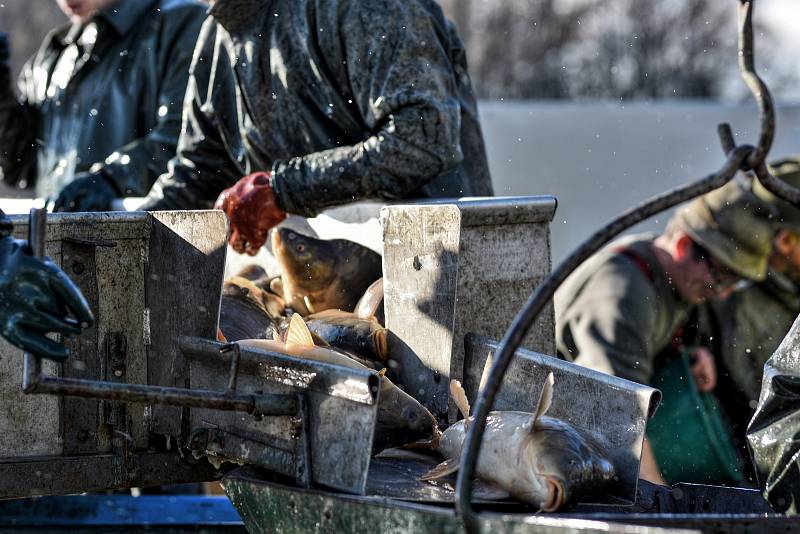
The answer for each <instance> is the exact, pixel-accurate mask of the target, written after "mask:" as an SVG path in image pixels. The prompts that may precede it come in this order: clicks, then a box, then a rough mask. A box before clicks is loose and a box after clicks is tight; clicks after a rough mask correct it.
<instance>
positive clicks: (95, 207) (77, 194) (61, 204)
mask: <svg viewBox="0 0 800 534" xmlns="http://www.w3.org/2000/svg"><path fill="white" fill-rule="evenodd" d="M120 196H121V193H120V192H119V191H118V190H117V188H116V186H115V185H114V183H113V182H112V181H111V180H110V179H109V178H106V176H105V175H103V173H102V172H97V173H83V174H80V175H78V176H76V177H75V179H74V180H73V181H72V182H70V183H69V184H67V185H66V186H64V189H62V190H61V192H60V193H59V194H58V196H57V197H56V200H55V202H54V204H53V211H108V210H110V209H111V202H112V201H113V200H114V199H115V198H119V197H120Z"/></svg>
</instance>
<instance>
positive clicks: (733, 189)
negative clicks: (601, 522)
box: [555, 181, 775, 483]
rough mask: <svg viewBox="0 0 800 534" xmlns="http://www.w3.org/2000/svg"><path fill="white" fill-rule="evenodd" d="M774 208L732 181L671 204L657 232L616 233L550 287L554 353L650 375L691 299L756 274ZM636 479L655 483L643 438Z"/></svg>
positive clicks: (702, 353) (700, 361)
mask: <svg viewBox="0 0 800 534" xmlns="http://www.w3.org/2000/svg"><path fill="white" fill-rule="evenodd" d="M772 215H773V211H772V210H771V209H770V207H769V206H767V205H766V204H765V203H764V202H763V201H761V200H760V199H759V198H758V197H756V196H755V195H754V194H753V193H752V192H751V191H749V190H747V189H746V188H744V187H743V186H742V185H741V184H740V183H738V182H736V181H731V182H729V183H728V184H726V185H725V186H724V187H722V188H720V189H717V190H715V191H712V192H710V193H708V194H706V195H704V196H702V197H700V198H698V199H695V200H694V201H693V202H691V203H689V204H688V205H686V206H682V207H679V208H678V210H677V211H676V213H675V215H674V216H673V217H672V219H671V220H670V222H669V223H668V225H667V229H666V230H665V232H664V233H662V234H661V235H658V236H653V235H635V236H629V237H626V238H622V239H620V240H617V241H616V242H614V243H612V244H610V245H609V246H608V247H606V248H605V249H604V250H602V251H600V252H598V253H597V254H596V255H594V256H592V257H591V258H589V259H588V260H587V261H586V262H584V263H583V265H581V266H580V267H579V268H578V269H577V270H576V271H575V272H574V273H572V275H570V276H569V277H568V278H567V280H566V281H565V282H564V285H563V286H561V288H560V289H559V290H558V291H557V292H556V295H555V318H556V346H557V350H558V353H559V355H560V356H561V357H562V358H565V359H568V360H571V361H574V362H575V363H577V364H580V365H584V366H586V367H590V368H593V369H597V370H599V371H603V372H606V373H609V374H613V375H617V376H620V377H622V378H626V379H628V380H633V381H635V382H640V383H643V384H648V383H649V382H650V379H651V378H652V375H653V368H654V364H655V360H656V356H657V355H658V354H659V353H661V351H663V350H664V349H665V348H667V347H669V345H670V343H671V342H672V340H673V338H674V337H675V336H676V333H678V330H679V329H680V328H681V327H682V326H684V325H685V324H686V323H687V321H688V319H689V312H690V310H691V308H692V307H693V306H696V305H699V304H702V303H704V302H706V301H709V300H713V299H721V298H725V297H727V296H729V295H730V294H731V293H732V291H733V289H734V287H735V285H736V284H737V283H738V282H739V281H740V280H741V279H751V280H763V279H764V278H765V276H766V271H767V258H768V256H769V252H770V248H771V241H772V237H773V235H774V233H775V230H774V228H773V226H772V221H771V218H772ZM693 354H694V356H695V357H696V358H697V363H696V364H695V366H694V367H693V369H692V371H693V376H694V378H695V381H696V382H697V384H698V387H699V388H700V390H701V391H710V390H711V389H713V388H714V386H715V383H716V372H715V367H714V360H713V357H712V355H711V353H710V352H709V351H708V350H707V349H702V350H699V349H698V350H693ZM640 476H641V477H642V478H645V479H647V480H650V481H652V482H661V483H663V480H662V479H661V474H660V471H659V470H658V467H657V465H656V463H655V459H654V457H653V456H652V453H651V450H650V445H649V442H647V441H646V442H645V446H644V449H643V452H642V467H641V475H640Z"/></svg>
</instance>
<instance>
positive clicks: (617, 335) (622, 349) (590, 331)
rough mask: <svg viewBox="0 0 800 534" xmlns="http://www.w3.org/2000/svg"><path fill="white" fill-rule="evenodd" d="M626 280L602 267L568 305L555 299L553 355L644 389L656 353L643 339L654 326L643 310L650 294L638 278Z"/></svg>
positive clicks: (647, 308) (649, 313)
mask: <svg viewBox="0 0 800 534" xmlns="http://www.w3.org/2000/svg"><path fill="white" fill-rule="evenodd" d="M626 278H627V277H626V276H625V273H622V272H618V271H617V270H615V269H614V266H613V265H609V264H606V265H603V266H601V267H600V268H599V269H598V270H597V272H596V273H594V275H593V276H592V277H591V278H590V279H589V281H588V282H586V284H585V285H584V286H583V287H582V288H581V289H580V294H579V295H578V297H577V298H576V299H575V300H573V301H572V302H571V303H569V304H565V303H563V302H560V300H561V299H559V297H562V296H563V294H559V293H557V294H556V295H557V296H556V314H557V315H556V328H557V330H558V345H559V346H558V350H559V352H560V353H561V354H562V355H563V356H564V357H567V358H568V359H570V360H573V361H574V362H575V363H577V364H580V365H583V366H585V367H590V368H592V369H596V370H598V371H602V372H604V373H608V374H613V375H616V376H619V377H622V378H626V379H628V380H633V381H634V382H639V383H641V384H647V383H649V381H650V377H651V375H652V373H653V360H654V358H655V354H656V353H657V352H658V349H659V347H654V346H653V343H652V340H650V339H649V338H648V335H647V333H648V332H652V330H653V324H654V322H655V318H654V315H653V314H654V311H653V306H651V305H649V303H651V302H654V301H655V294H654V292H653V290H652V288H651V287H650V286H649V284H648V283H647V281H646V280H645V279H644V278H642V279H641V280H638V279H633V278H632V277H631V278H629V279H626ZM631 283H633V284H634V285H632V286H631V285H628V284H631ZM648 296H649V297H650V298H648Z"/></svg>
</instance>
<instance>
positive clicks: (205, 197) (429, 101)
mask: <svg viewBox="0 0 800 534" xmlns="http://www.w3.org/2000/svg"><path fill="white" fill-rule="evenodd" d="M210 14H211V17H210V18H209V19H208V21H207V22H206V23H205V25H204V26H203V29H202V31H201V34H200V37H199V39H198V43H197V49H196V51H195V58H194V62H193V64H192V69H191V76H190V79H189V85H188V88H187V92H186V100H185V104H184V113H185V117H184V126H183V132H182V134H181V139H180V143H179V146H178V154H177V156H176V157H175V159H174V160H173V161H172V162H170V168H169V173H168V174H165V175H164V176H162V177H161V178H160V179H159V181H158V182H157V183H156V185H155V186H154V188H153V190H152V191H151V193H150V195H149V199H148V202H147V203H146V204H145V208H146V209H190V208H195V209H196V208H208V207H211V206H212V205H213V204H214V202H215V200H216V199H217V197H218V196H219V195H220V193H222V192H223V190H225V189H226V188H231V186H233V185H234V184H236V183H237V181H239V180H240V179H241V178H242V177H243V176H246V175H251V176H249V177H248V178H247V180H246V181H245V184H244V185H245V187H241V188H239V189H240V190H238V191H236V193H235V195H233V196H234V197H235V198H234V200H235V201H234V202H229V203H227V204H226V206H224V207H225V209H226V212H227V213H228V215H229V217H230V218H231V224H232V226H233V229H234V232H236V231H237V229H238V230H240V231H242V232H245V233H247V232H255V233H256V234H257V235H250V236H249V237H248V239H247V241H248V243H247V250H248V251H250V252H254V251H255V250H257V249H258V247H260V246H261V244H263V242H264V240H265V239H266V231H267V230H268V229H269V227H271V226H272V225H273V224H275V223H277V222H279V221H280V220H281V219H282V218H283V217H285V214H286V212H288V213H293V214H297V215H302V216H306V217H311V216H314V215H316V214H317V213H319V212H320V211H321V210H322V209H324V208H326V207H329V206H336V205H340V204H344V203H348V202H353V201H355V200H361V199H387V200H393V199H404V198H426V197H460V196H484V195H491V193H492V188H491V182H490V178H489V172H488V166H487V162H486V155H485V148H484V144H483V138H482V134H481V130H480V125H479V123H478V116H477V108H476V102H475V97H474V95H473V92H472V85H471V82H470V79H469V76H468V74H467V65H466V59H465V52H464V48H463V45H462V44H461V42H460V40H459V39H458V36H457V35H456V32H455V29H454V27H453V26H452V24H451V23H450V22H449V21H448V20H447V19H446V18H445V17H444V15H443V14H442V11H441V9H440V8H439V6H438V5H437V4H436V3H435V2H434V1H433V0H273V1H271V2H264V1H261V0H217V1H216V2H213V3H212V7H211V10H210ZM253 173H258V174H255V175H253ZM228 196H229V197H230V196H231V195H228ZM233 205H235V206H236V207H231V206H233ZM239 208H241V209H240V213H249V214H250V215H251V216H252V217H251V218H250V219H249V220H246V221H241V220H238V219H237V217H236V211H237V209H239ZM256 230H257V231H256ZM235 248H239V249H242V248H241V247H236V246H235Z"/></svg>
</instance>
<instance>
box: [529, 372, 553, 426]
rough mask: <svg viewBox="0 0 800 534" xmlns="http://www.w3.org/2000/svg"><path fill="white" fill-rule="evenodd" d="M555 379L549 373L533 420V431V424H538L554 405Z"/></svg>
mask: <svg viewBox="0 0 800 534" xmlns="http://www.w3.org/2000/svg"><path fill="white" fill-rule="evenodd" d="M554 383H555V379H554V378H553V373H552V372H551V373H548V375H547V378H546V379H545V381H544V386H542V392H541V393H540V394H539V402H537V403H536V410H534V412H533V419H531V430H533V423H535V422H536V420H537V419H539V418H540V417H541V416H543V415H544V414H546V413H547V410H549V409H550V405H551V404H552V403H553V384H554Z"/></svg>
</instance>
